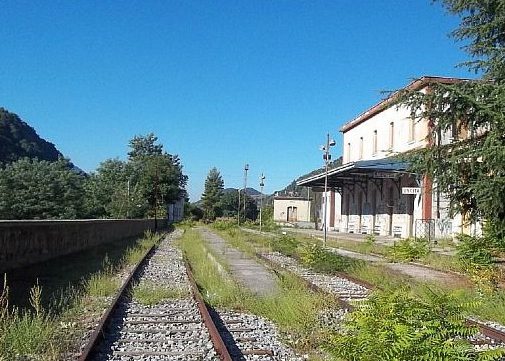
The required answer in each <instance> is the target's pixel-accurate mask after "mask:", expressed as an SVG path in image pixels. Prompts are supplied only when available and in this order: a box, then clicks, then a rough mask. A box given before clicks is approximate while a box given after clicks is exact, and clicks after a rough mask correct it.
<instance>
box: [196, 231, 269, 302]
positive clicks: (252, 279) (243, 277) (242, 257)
mask: <svg viewBox="0 0 505 361" xmlns="http://www.w3.org/2000/svg"><path fill="white" fill-rule="evenodd" d="M198 231H199V232H200V233H201V234H202V236H203V239H204V240H205V241H206V242H207V244H208V245H209V246H210V248H212V250H213V251H214V252H216V253H217V254H219V255H221V256H222V257H224V258H225V259H226V262H227V263H228V265H229V266H230V270H231V273H232V276H233V277H234V278H235V279H237V280H238V281H239V282H240V283H241V284H242V285H243V286H245V287H247V288H248V289H249V290H250V291H251V292H253V293H255V294H257V295H260V296H268V295H271V294H274V293H276V292H277V291H278V286H277V278H276V277H275V276H274V275H273V274H272V273H270V272H269V271H268V270H267V269H266V268H265V266H263V265H261V264H259V263H258V262H256V261H255V260H253V259H251V258H250V257H249V256H248V255H246V254H245V253H243V252H241V251H239V250H237V249H236V248H233V247H231V246H230V245H228V244H227V243H226V241H225V240H224V239H223V238H221V237H220V236H218V235H217V234H215V233H213V232H211V231H210V230H209V229H207V228H203V227H199V228H198Z"/></svg>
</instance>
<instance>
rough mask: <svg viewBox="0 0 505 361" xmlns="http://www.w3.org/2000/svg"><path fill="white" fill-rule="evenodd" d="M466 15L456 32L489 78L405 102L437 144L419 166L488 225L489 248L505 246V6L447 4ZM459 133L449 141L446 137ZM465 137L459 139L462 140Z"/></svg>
mask: <svg viewBox="0 0 505 361" xmlns="http://www.w3.org/2000/svg"><path fill="white" fill-rule="evenodd" d="M443 3H444V5H445V6H446V8H447V9H448V10H449V11H450V12H451V13H453V14H457V15H459V16H460V17H461V18H462V21H461V24H460V26H459V28H458V29H457V30H455V31H454V32H453V33H452V35H453V36H454V37H455V38H456V39H457V40H464V41H466V42H467V44H468V45H466V46H465V47H464V49H465V50H466V51H467V52H468V53H469V54H470V56H471V57H472V60H471V61H468V62H466V63H464V65H466V66H468V67H469V68H470V69H471V70H475V71H478V72H482V75H483V79H482V80H477V81H463V82H459V83H456V84H451V85H447V84H445V85H444V84H439V83H438V84H429V91H428V92H425V93H422V92H419V91H416V92H413V91H405V92H402V93H400V96H399V102H400V103H401V104H403V105H406V106H407V107H409V108H410V110H411V116H412V117H413V118H415V119H420V118H424V119H432V120H433V121H432V122H431V124H430V125H431V127H430V134H429V139H431V144H432V145H431V146H430V147H428V148H425V149H422V150H419V151H415V152H412V153H411V154H409V155H408V159H409V160H410V161H411V163H412V169H413V170H414V171H416V172H419V173H425V174H427V175H428V176H430V177H431V178H433V179H435V181H436V184H437V187H438V189H439V190H440V191H442V192H444V193H446V194H447V196H448V197H449V200H450V204H451V210H452V213H455V212H460V213H462V214H463V215H464V217H465V219H467V220H468V221H484V222H485V233H484V236H485V238H486V239H487V240H488V243H489V244H490V245H492V246H496V247H499V248H501V249H502V250H503V249H505V31H504V30H505V26H504V24H505V4H504V3H503V1H501V0H486V1H477V0H444V1H443ZM448 133H449V134H452V135H453V137H454V138H455V141H453V142H452V143H450V144H443V142H441V139H442V135H444V134H448ZM458 138H459V139H458Z"/></svg>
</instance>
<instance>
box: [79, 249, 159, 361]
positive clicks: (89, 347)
mask: <svg viewBox="0 0 505 361" xmlns="http://www.w3.org/2000/svg"><path fill="white" fill-rule="evenodd" d="M155 247H156V246H155V245H153V246H151V248H149V249H148V250H147V252H146V253H145V254H144V256H143V257H142V259H141V260H140V261H139V263H137V264H136V265H135V267H134V268H133V270H132V271H131V272H130V274H129V275H128V278H127V279H126V281H125V282H124V283H123V285H122V286H121V288H120V289H119V291H118V293H117V294H116V297H115V298H114V300H113V301H112V304H111V305H110V306H109V307H108V308H107V310H106V311H105V313H104V314H103V315H102V317H101V318H100V321H99V323H98V325H97V327H96V328H95V330H94V331H93V333H92V334H91V336H90V339H89V341H88V343H87V344H86V347H84V349H83V350H82V351H81V354H80V355H79V358H78V359H77V361H88V360H89V359H90V356H91V355H92V353H93V349H94V348H95V347H96V346H97V345H98V343H99V341H100V340H101V339H102V336H103V329H104V327H105V325H106V324H107V322H108V321H109V319H110V317H111V315H112V313H113V312H114V310H115V309H116V307H117V305H118V303H119V300H120V299H121V297H122V296H123V294H124V293H125V291H126V290H127V289H128V288H129V287H130V285H131V282H132V280H133V277H134V276H135V275H136V274H137V273H138V271H139V268H140V267H141V265H142V264H143V263H144V262H145V260H146V259H147V257H148V256H149V255H150V254H151V253H152V252H153V251H154V249H155Z"/></svg>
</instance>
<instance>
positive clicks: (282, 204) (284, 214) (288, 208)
mask: <svg viewBox="0 0 505 361" xmlns="http://www.w3.org/2000/svg"><path fill="white" fill-rule="evenodd" d="M310 203H311V202H310V200H307V198H303V197H291V196H276V197H274V221H275V222H277V223H280V224H292V225H295V224H302V223H308V222H310V218H311V217H310V215H311V206H310Z"/></svg>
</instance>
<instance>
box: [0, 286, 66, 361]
mask: <svg viewBox="0 0 505 361" xmlns="http://www.w3.org/2000/svg"><path fill="white" fill-rule="evenodd" d="M41 292H42V289H41V287H39V285H38V284H37V285H35V286H34V287H33V288H32V289H31V290H30V304H31V306H32V309H31V310H23V311H20V310H19V309H17V308H14V309H12V310H11V309H9V301H8V297H9V288H8V286H7V280H4V288H3V290H2V292H1V294H0V360H14V361H16V360H44V361H46V360H47V361H53V360H54V361H57V360H60V359H61V355H62V353H63V352H64V350H65V348H66V347H68V344H66V342H65V340H64V339H63V340H62V339H61V336H62V335H61V330H60V328H59V327H58V323H57V321H56V320H55V319H54V317H52V316H51V315H50V314H49V313H47V312H46V311H45V310H44V309H43V308H42V306H41Z"/></svg>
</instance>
